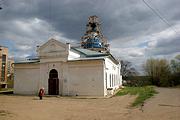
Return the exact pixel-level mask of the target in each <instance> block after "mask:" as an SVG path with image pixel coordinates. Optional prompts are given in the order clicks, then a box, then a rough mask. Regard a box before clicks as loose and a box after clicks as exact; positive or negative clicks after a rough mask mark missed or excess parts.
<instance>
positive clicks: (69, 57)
mask: <svg viewBox="0 0 180 120" xmlns="http://www.w3.org/2000/svg"><path fill="white" fill-rule="evenodd" d="M79 57H80V55H79V54H77V53H75V52H72V51H70V50H69V55H68V60H73V59H75V58H79Z"/></svg>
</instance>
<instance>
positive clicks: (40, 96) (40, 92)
mask: <svg viewBox="0 0 180 120" xmlns="http://www.w3.org/2000/svg"><path fill="white" fill-rule="evenodd" d="M44 93H45V91H44V88H43V87H42V88H41V89H39V99H40V100H42V98H43V96H44Z"/></svg>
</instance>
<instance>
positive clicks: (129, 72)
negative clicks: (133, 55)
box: [121, 60, 138, 79]
mask: <svg viewBox="0 0 180 120" xmlns="http://www.w3.org/2000/svg"><path fill="white" fill-rule="evenodd" d="M121 74H122V76H123V79H126V78H127V77H128V76H135V75H138V72H137V70H136V69H135V68H134V67H133V66H132V64H131V62H129V61H125V60H121Z"/></svg>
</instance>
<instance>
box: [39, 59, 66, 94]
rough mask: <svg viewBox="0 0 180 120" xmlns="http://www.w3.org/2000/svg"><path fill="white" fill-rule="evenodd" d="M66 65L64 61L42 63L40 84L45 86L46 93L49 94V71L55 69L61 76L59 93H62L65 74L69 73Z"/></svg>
mask: <svg viewBox="0 0 180 120" xmlns="http://www.w3.org/2000/svg"><path fill="white" fill-rule="evenodd" d="M65 66H66V63H64V62H49V63H40V86H42V87H44V88H45V94H48V79H49V72H50V71H51V70H52V69H55V70H57V72H58V78H59V94H60V95H62V91H63V79H64V74H66V73H67V71H66V69H65Z"/></svg>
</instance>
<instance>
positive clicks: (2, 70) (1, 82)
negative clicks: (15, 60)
mask: <svg viewBox="0 0 180 120" xmlns="http://www.w3.org/2000/svg"><path fill="white" fill-rule="evenodd" d="M7 66H8V48H7V47H4V46H0V88H5V87H6V86H7Z"/></svg>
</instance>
